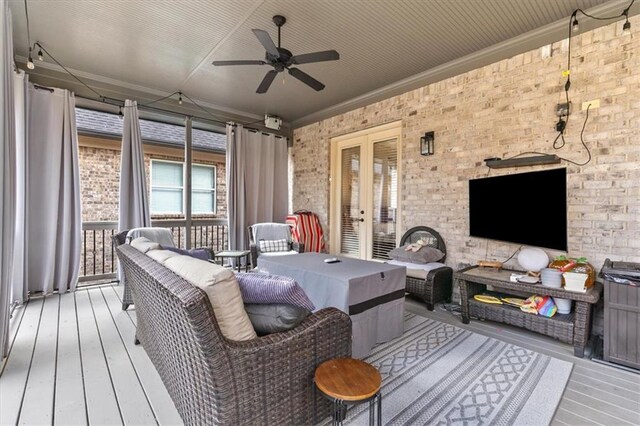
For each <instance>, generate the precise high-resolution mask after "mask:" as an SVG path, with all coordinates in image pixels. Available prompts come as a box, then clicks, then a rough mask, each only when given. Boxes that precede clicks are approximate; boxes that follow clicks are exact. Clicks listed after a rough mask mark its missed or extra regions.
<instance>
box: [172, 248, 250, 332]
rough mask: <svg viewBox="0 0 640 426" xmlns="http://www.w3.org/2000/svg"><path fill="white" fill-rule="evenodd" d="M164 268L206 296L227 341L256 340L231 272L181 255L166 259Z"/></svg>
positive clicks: (236, 282)
mask: <svg viewBox="0 0 640 426" xmlns="http://www.w3.org/2000/svg"><path fill="white" fill-rule="evenodd" d="M164 266H165V267H167V268H168V269H170V270H172V271H173V272H175V273H176V274H177V275H180V276H181V277H182V278H184V279H185V280H187V281H189V282H190V283H191V284H193V285H194V286H196V287H198V288H200V289H202V290H203V291H204V292H205V293H206V294H207V296H208V297H209V302H210V303H211V307H212V308H213V313H214V314H215V316H216V321H217V322H218V326H219V327H220V331H221V332H222V334H223V335H224V336H225V337H226V338H227V339H230V340H236V341H241V340H251V339H254V338H256V337H258V336H257V335H256V332H255V330H254V329H253V326H252V325H251V321H250V320H249V317H248V316H247V312H246V311H245V310H244V304H243V303H242V295H241V294H240V288H239V287H238V281H237V280H236V279H235V276H234V275H233V272H232V271H231V270H229V269H227V268H224V267H222V266H220V265H216V264H214V263H210V262H204V261H202V260H200V259H195V258H193V257H190V256H183V255H178V256H175V257H171V258H169V259H167V260H166V261H165V262H164Z"/></svg>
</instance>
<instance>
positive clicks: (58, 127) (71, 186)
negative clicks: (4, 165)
mask: <svg viewBox="0 0 640 426" xmlns="http://www.w3.org/2000/svg"><path fill="white" fill-rule="evenodd" d="M75 104H76V101H75V96H74V95H73V93H71V92H69V91H68V90H63V89H46V88H39V87H36V86H34V85H33V84H30V85H29V94H28V102H27V106H28V114H27V135H28V137H27V149H26V164H27V168H26V176H27V182H26V198H25V200H26V222H25V223H26V232H25V237H24V241H25V259H24V260H25V271H26V276H25V281H26V282H27V288H28V289H29V291H30V292H42V293H44V294H51V293H53V291H54V290H58V292H60V293H62V292H65V291H68V290H71V291H73V290H75V288H76V285H77V282H78V272H79V268H80V250H81V235H82V219H81V211H80V209H81V204H80V171H79V166H78V133H77V130H76V113H75Z"/></svg>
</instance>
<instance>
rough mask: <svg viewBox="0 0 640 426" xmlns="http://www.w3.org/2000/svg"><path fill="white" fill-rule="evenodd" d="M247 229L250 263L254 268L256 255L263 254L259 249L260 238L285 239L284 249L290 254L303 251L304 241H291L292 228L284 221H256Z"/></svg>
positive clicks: (256, 261)
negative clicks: (285, 246) (286, 245)
mask: <svg viewBox="0 0 640 426" xmlns="http://www.w3.org/2000/svg"><path fill="white" fill-rule="evenodd" d="M248 231H249V250H250V251H251V264H252V265H253V267H254V268H255V267H256V266H257V265H258V257H259V256H260V255H261V254H263V253H262V252H261V251H260V240H261V239H268V240H269V239H273V240H278V239H286V240H287V244H288V247H287V250H286V251H288V252H289V253H290V254H295V253H304V243H300V242H297V241H293V235H292V228H291V226H290V225H288V224H286V223H271V222H269V223H256V224H254V225H251V226H249V227H248ZM294 252H295V253H294ZM283 253H284V252H283Z"/></svg>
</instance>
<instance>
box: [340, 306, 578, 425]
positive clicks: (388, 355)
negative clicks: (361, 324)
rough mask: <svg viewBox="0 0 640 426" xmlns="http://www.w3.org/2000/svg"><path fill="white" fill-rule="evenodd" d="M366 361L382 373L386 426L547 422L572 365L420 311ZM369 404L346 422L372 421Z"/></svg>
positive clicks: (355, 410)
mask: <svg viewBox="0 0 640 426" xmlns="http://www.w3.org/2000/svg"><path fill="white" fill-rule="evenodd" d="M365 361H367V362H369V363H370V364H372V365H374V366H375V367H376V368H378V370H379V371H380V373H381V374H382V384H383V387H382V411H383V414H382V420H383V424H385V425H444V424H446V425H449V424H465V425H547V424H549V423H550V422H551V419H552V417H553V414H554V412H555V410H556V407H557V406H558V404H559V402H560V398H561V397H562V393H563V391H564V388H565V386H566V385H567V381H568V380H569V375H570V374H571V369H572V368H573V364H572V363H570V362H566V361H561V360H558V359H555V358H551V357H549V356H547V355H542V354H539V353H537V352H534V351H531V350H528V349H524V348H521V347H518V346H514V345H511V344H508V343H504V342H501V341H499V340H496V339H492V338H490V337H485V336H482V335H480V334H476V333H472V332H470V331H466V330H463V329H461V328H458V327H455V326H452V325H449V324H443V323H441V322H438V321H434V320H430V319H427V318H423V317H420V316H417V315H414V314H407V315H406V319H405V333H404V334H403V335H402V337H400V338H398V339H395V340H393V341H391V342H388V343H385V344H383V345H379V346H377V347H376V348H374V349H373V352H372V354H371V355H370V356H369V357H367V358H365ZM368 407H369V404H361V405H356V406H353V407H350V408H349V412H348V414H347V421H346V422H345V423H347V424H368V421H369V417H368V413H369V411H368Z"/></svg>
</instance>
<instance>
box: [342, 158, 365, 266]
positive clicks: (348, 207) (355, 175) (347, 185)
mask: <svg viewBox="0 0 640 426" xmlns="http://www.w3.org/2000/svg"><path fill="white" fill-rule="evenodd" d="M341 161H342V179H341V182H342V188H341V191H340V196H341V200H340V201H341V202H340V207H341V215H340V235H341V238H340V253H342V254H347V255H353V256H356V257H358V256H360V235H361V226H360V221H359V220H360V217H361V214H360V147H357V146H356V147H353V148H347V149H344V150H342V158H341Z"/></svg>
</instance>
